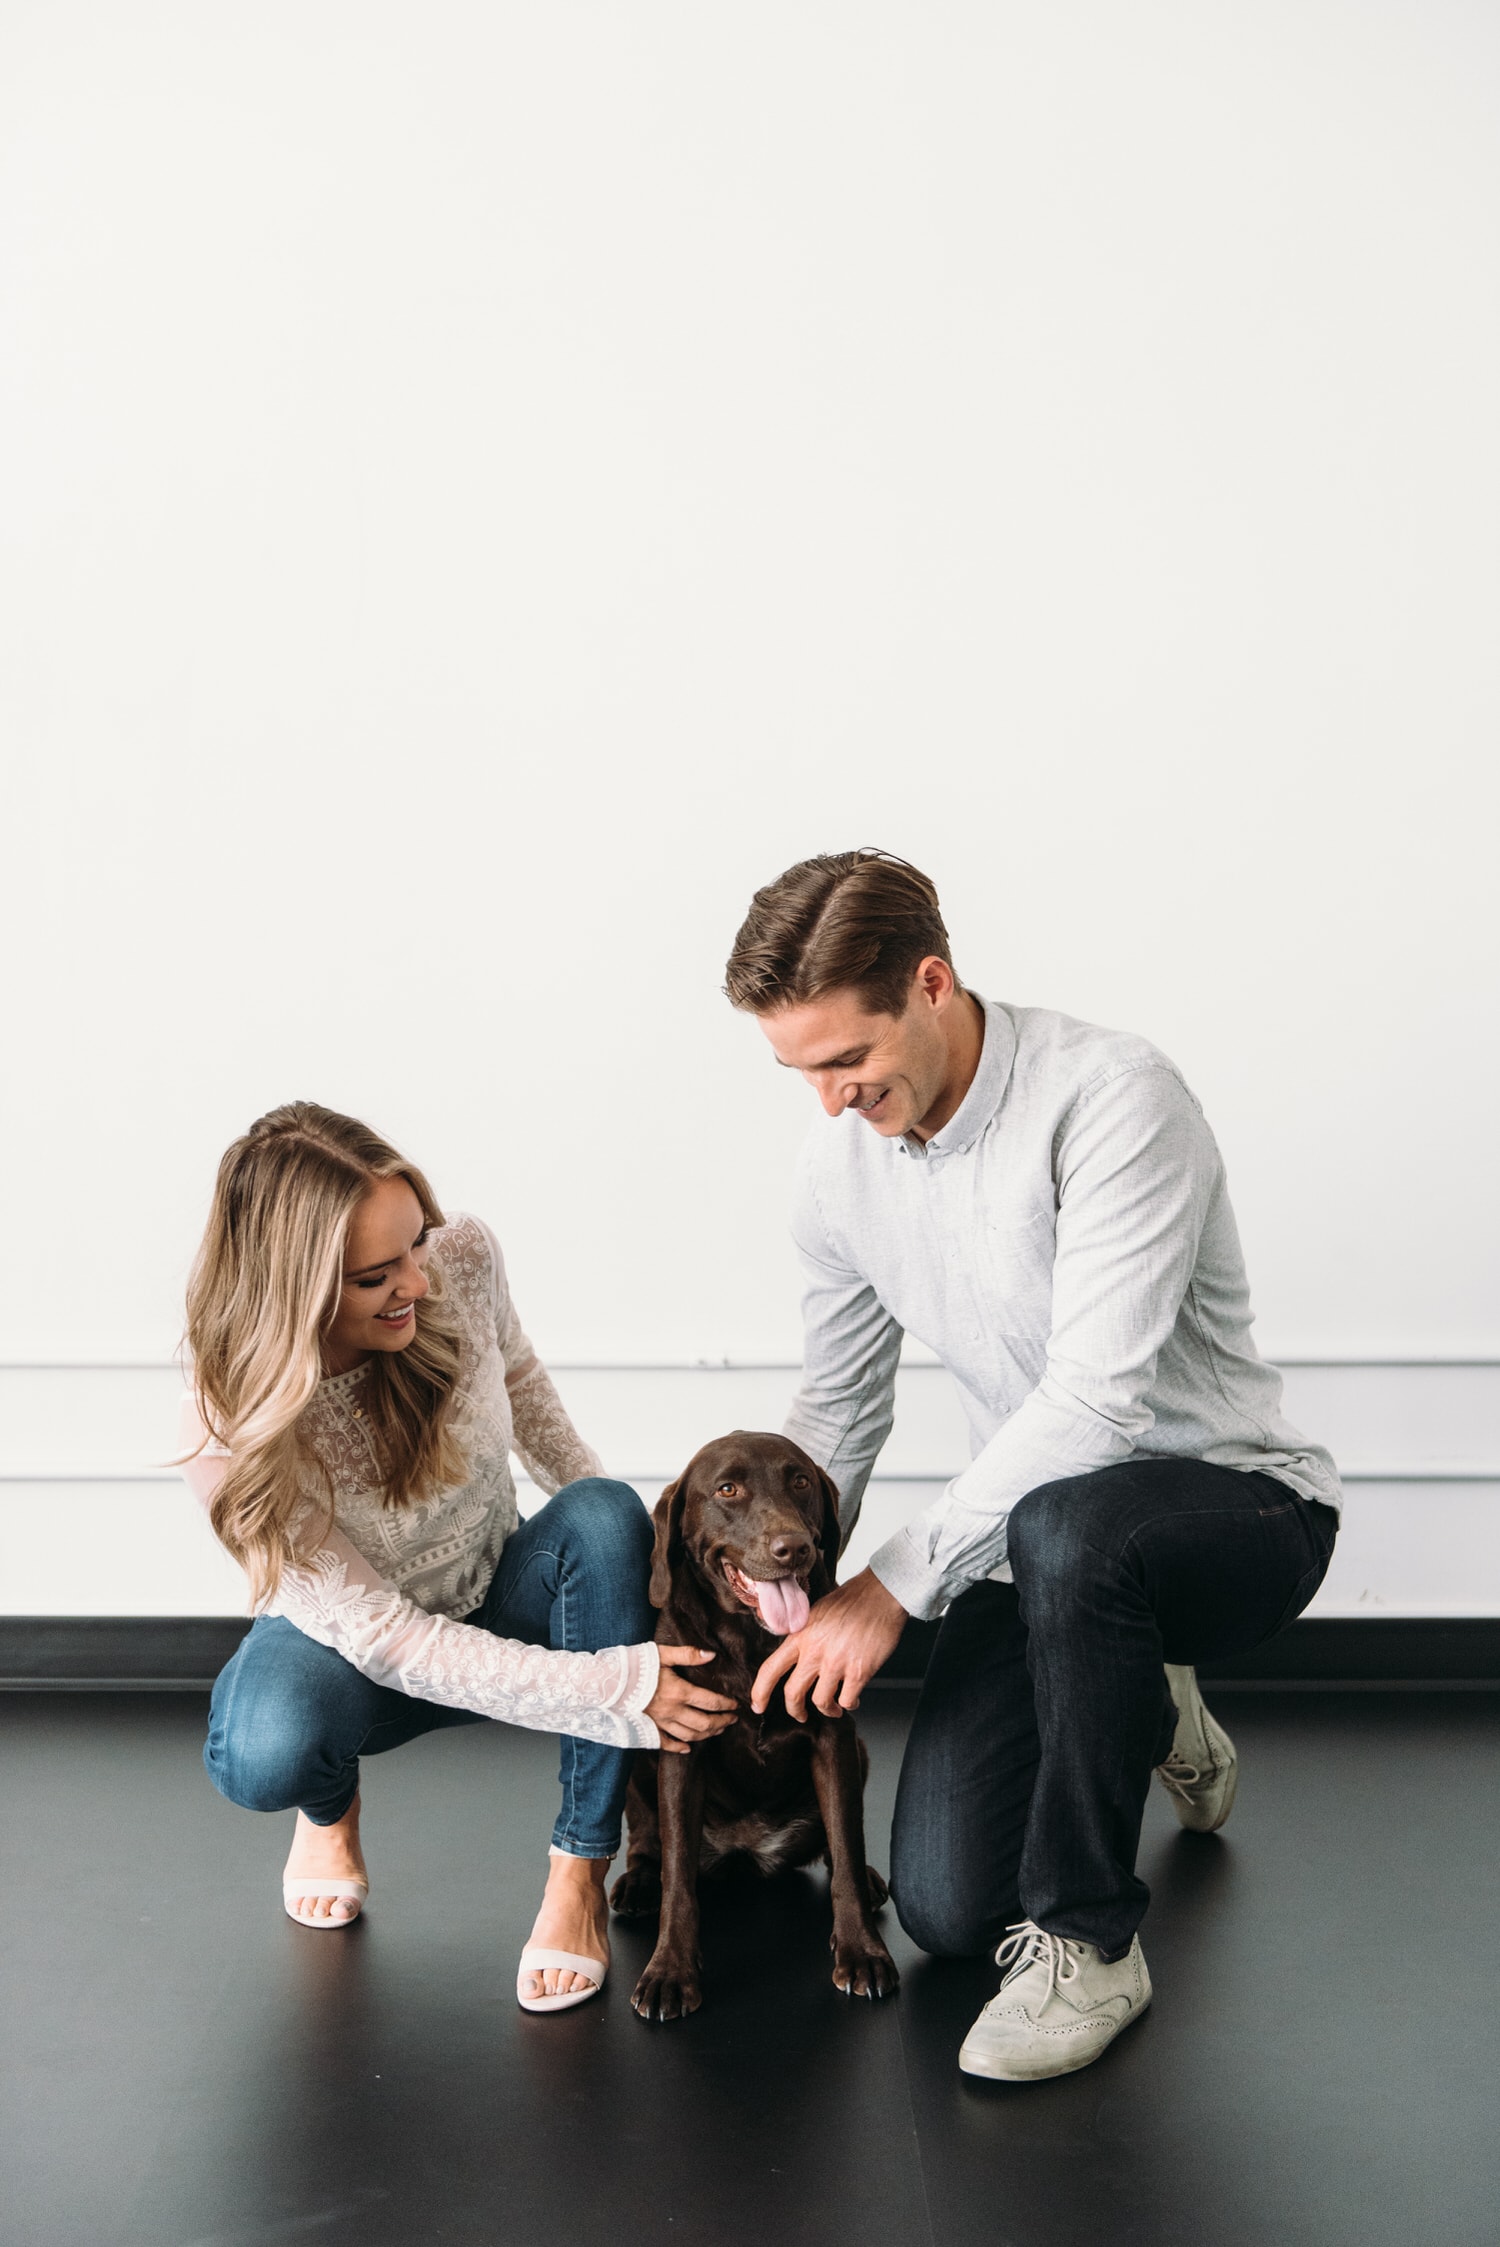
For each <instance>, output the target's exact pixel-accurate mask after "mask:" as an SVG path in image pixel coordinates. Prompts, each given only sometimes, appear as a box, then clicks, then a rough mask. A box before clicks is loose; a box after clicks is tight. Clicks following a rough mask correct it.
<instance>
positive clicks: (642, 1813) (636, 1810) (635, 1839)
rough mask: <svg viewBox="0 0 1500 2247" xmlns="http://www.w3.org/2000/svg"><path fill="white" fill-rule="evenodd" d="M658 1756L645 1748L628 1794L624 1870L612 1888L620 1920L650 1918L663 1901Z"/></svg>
mask: <svg viewBox="0 0 1500 2247" xmlns="http://www.w3.org/2000/svg"><path fill="white" fill-rule="evenodd" d="M656 1761H657V1759H656V1755H655V1753H654V1752H653V1751H652V1750H651V1749H649V1748H642V1749H641V1751H640V1753H639V1754H638V1755H637V1757H636V1759H635V1762H634V1763H633V1764H632V1765H631V1770H630V1791H629V1793H628V1794H627V1795H626V1797H625V1830H626V1834H627V1837H628V1839H627V1843H626V1849H625V1870H624V1871H623V1872H622V1873H621V1875H620V1877H619V1879H618V1880H617V1881H616V1882H615V1884H614V1887H613V1888H612V1889H611V1890H610V1893H609V1900H610V1903H611V1904H612V1905H613V1907H614V1910H615V1913H616V1915H617V1916H618V1917H619V1918H620V1919H649V1918H650V1917H651V1915H652V1913H653V1912H655V1910H656V1909H657V1907H658V1905H659V1904H660V1903H661V1826H660V1824H659V1822H658V1820H657V1815H656Z"/></svg>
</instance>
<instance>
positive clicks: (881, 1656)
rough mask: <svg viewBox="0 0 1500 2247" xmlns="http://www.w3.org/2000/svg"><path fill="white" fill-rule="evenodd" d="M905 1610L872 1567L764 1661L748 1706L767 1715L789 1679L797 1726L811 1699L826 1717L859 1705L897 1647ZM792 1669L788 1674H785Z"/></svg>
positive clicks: (789, 1697)
mask: <svg viewBox="0 0 1500 2247" xmlns="http://www.w3.org/2000/svg"><path fill="white" fill-rule="evenodd" d="M905 1621H906V1609H905V1608H904V1607H903V1606H902V1605H901V1602H900V1601H899V1600H898V1599H896V1598H895V1597H894V1596H893V1595H892V1594H891V1593H890V1592H888V1591H887V1590H886V1588H885V1586H884V1584H882V1583H881V1581H880V1578H879V1577H878V1576H872V1575H871V1573H870V1571H869V1569H868V1568H864V1569H861V1570H860V1573H859V1574H858V1575H857V1576H854V1577H851V1578H850V1580H849V1582H848V1583H847V1584H840V1585H839V1587H838V1589H837V1591H832V1592H830V1593H829V1594H828V1597H827V1598H826V1599H820V1600H819V1601H818V1604H817V1606H816V1607H815V1608H814V1609H813V1611H812V1613H811V1615H809V1617H808V1618H807V1621H806V1622H805V1623H804V1624H803V1626H802V1628H801V1630H800V1631H794V1632H793V1633H792V1634H791V1636H790V1637H789V1638H784V1639H783V1640H782V1642H781V1644H780V1645H779V1646H778V1647H777V1649H776V1652H775V1653H774V1654H773V1655H772V1656H771V1658H770V1660H769V1661H766V1662H762V1664H761V1666H760V1670H759V1672H758V1673H757V1676H756V1680H755V1683H754V1685H753V1686H752V1687H751V1688H750V1706H751V1708H752V1709H754V1711H755V1713H756V1715H757V1716H760V1715H762V1714H763V1713H764V1711H765V1708H766V1704H767V1702H768V1701H769V1700H770V1698H771V1695H772V1693H773V1692H774V1691H775V1688H776V1684H777V1681H778V1680H779V1679H781V1678H784V1677H785V1678H786V1705H787V1708H788V1710H789V1712H790V1713H791V1715H793V1716H794V1717H795V1718H796V1719H797V1722H798V1723H799V1724H803V1723H805V1722H806V1720H807V1697H808V1694H809V1693H811V1695H812V1705H813V1707H814V1708H815V1709H819V1710H821V1711H822V1713H823V1715H824V1716H842V1715H843V1713H844V1711H845V1709H857V1708H858V1707H859V1697H860V1694H861V1693H862V1692H863V1691H864V1689H865V1687H866V1686H867V1685H868V1684H869V1682H870V1680H871V1678H872V1677H873V1676H874V1675H875V1672H876V1671H877V1670H878V1669H879V1667H880V1665H881V1663H882V1662H883V1661H884V1660H885V1658H886V1656H887V1655H888V1654H890V1653H892V1652H894V1650H895V1646H896V1641H897V1640H898V1639H899V1638H900V1636H901V1626H902V1624H903V1623H904V1622H905ZM788 1671H790V1672H791V1675H790V1677H787V1672H788Z"/></svg>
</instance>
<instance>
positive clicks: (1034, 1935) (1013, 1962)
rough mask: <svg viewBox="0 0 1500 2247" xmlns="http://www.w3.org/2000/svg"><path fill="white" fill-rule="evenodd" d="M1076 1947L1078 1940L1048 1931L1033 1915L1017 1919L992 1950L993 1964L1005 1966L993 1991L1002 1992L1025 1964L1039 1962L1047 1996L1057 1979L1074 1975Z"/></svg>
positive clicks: (1071, 1978)
mask: <svg viewBox="0 0 1500 2247" xmlns="http://www.w3.org/2000/svg"><path fill="white" fill-rule="evenodd" d="M1077 1949H1078V1946H1077V1944H1076V1943H1069V1942H1068V1940H1067V1938H1066V1937H1065V1936H1063V1935H1049V1934H1048V1933H1047V1930H1046V1928H1045V1927H1038V1925H1037V1924H1036V1921H1035V1920H1034V1919H1018V1920H1016V1921H1015V1923H1014V1925H1012V1926H1010V1927H1007V1928H1006V1930H1005V1940H1004V1942H1003V1943H1002V1944H1001V1945H1000V1948H999V1949H998V1950H997V1951H996V1953H995V1964H996V1965H997V1966H1003V1967H1004V1968H1005V1978H1004V1980H1003V1981H1002V1982H1001V1984H1000V1988H999V1990H998V1991H997V1992H996V1995H997V1996H999V1995H1003V1993H1004V1992H1005V1991H1006V1990H1007V1989H1009V1987H1010V1985H1011V1983H1012V1982H1013V1981H1015V1979H1016V1977H1017V1975H1019V1974H1024V1973H1025V1972H1026V1970H1027V1968H1028V1967H1031V1966H1040V1967H1043V1968H1044V1969H1045V1971H1046V1975H1047V1997H1048V1998H1050V1997H1051V1996H1052V1993H1053V1991H1054V1990H1055V1989H1056V1988H1057V1985H1058V1983H1059V1982H1071V1981H1073V1980H1074V1979H1075V1977H1076V1976H1077V1973H1078V1959H1077V1955H1076V1953H1077ZM993 2002H994V2001H993V1999H992V2000H991V2003H993ZM1043 2003H1044V2004H1045V2003H1046V1999H1043Z"/></svg>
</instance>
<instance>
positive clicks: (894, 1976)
mask: <svg viewBox="0 0 1500 2247" xmlns="http://www.w3.org/2000/svg"><path fill="white" fill-rule="evenodd" d="M900 1981H901V1976H900V1975H899V1973H898V1972H897V1971H896V1961H895V1960H894V1959H893V1958H892V1956H891V1954H890V1952H889V1951H888V1950H887V1949H886V1947H885V1945H884V1943H883V1942H882V1941H881V1940H880V1937H879V1936H878V1935H873V1934H872V1935H861V1936H858V1937H856V1939H855V1940H854V1941H853V1942H848V1943H841V1942H840V1941H839V1940H838V1938H837V1937H835V1938H834V1945H833V1986H834V1988H835V1989H836V1990H842V1991H843V1993H844V1995H845V1997H889V1996H890V1995H891V1993H892V1992H893V1991H894V1990H895V1989H896V1988H897V1987H898V1986H899V1984H900Z"/></svg>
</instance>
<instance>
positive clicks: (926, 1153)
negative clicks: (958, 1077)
mask: <svg viewBox="0 0 1500 2247" xmlns="http://www.w3.org/2000/svg"><path fill="white" fill-rule="evenodd" d="M969 996H970V997H971V998H974V999H978V1000H979V1004H980V1005H981V1006H982V1007H983V1009H984V1043H983V1045H982V1046H981V1047H980V1049H979V1067H978V1068H977V1069H976V1070H975V1071H974V1082H973V1083H972V1084H971V1085H970V1087H969V1089H968V1091H967V1092H966V1093H965V1094H964V1096H963V1100H962V1101H961V1103H960V1104H959V1108H958V1111H957V1113H956V1114H955V1115H952V1116H950V1117H949V1119H948V1121H947V1122H946V1123H945V1124H944V1126H943V1128H942V1130H941V1131H935V1132H934V1133H933V1135H932V1137H931V1138H930V1139H929V1140H928V1141H927V1142H926V1144H925V1145H924V1144H923V1142H922V1141H921V1140H920V1139H913V1138H912V1136H911V1134H910V1133H909V1132H907V1133H903V1135H902V1137H901V1138H900V1139H899V1140H898V1142H897V1144H898V1146H899V1147H900V1148H901V1150H902V1152H903V1153H904V1154H908V1155H915V1156H917V1157H918V1159H919V1160H921V1159H930V1158H931V1157H932V1156H933V1155H966V1154H967V1153H968V1151H969V1149H970V1148H971V1147H972V1146H973V1144H974V1142H975V1140H976V1139H978V1138H979V1137H980V1135H981V1133H982V1132H983V1131H984V1130H985V1128H986V1126H987V1125H988V1124H989V1123H991V1122H992V1121H993V1118H994V1115H995V1111H996V1109H997V1108H998V1107H999V1105H1000V1103H1001V1101H1002V1100H1003V1099H1004V1098H1005V1088H1006V1086H1007V1085H1008V1084H1009V1083H1010V1072H1011V1069H1012V1067H1013V1066H1014V1064H1015V1058H1016V1028H1015V1024H1014V1023H1013V1022H1012V1021H1011V1018H1010V1016H1009V1014H1007V1012H1006V1010H1005V1008H1004V1007H1003V1006H1000V1005H998V1004H997V1003H996V1002H995V1001H994V1000H993V999H985V998H980V996H979V993H978V992H977V991H971V992H970V993H969Z"/></svg>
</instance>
